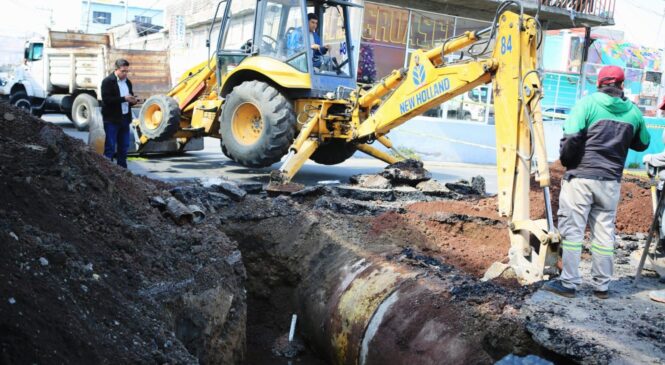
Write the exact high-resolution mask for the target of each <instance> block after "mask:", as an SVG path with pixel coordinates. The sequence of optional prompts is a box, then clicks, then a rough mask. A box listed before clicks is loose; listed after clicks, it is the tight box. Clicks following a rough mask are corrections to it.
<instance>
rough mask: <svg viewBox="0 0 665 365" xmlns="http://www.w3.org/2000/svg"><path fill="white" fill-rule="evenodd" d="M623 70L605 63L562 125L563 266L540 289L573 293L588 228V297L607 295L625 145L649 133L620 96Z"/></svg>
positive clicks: (642, 143)
mask: <svg viewBox="0 0 665 365" xmlns="http://www.w3.org/2000/svg"><path fill="white" fill-rule="evenodd" d="M624 79H625V77H624V73H623V70H622V69H621V68H619V67H616V66H605V67H603V68H602V69H601V70H600V72H599V74H598V83H597V86H598V91H597V92H595V93H593V94H591V95H588V96H586V97H584V98H583V99H581V100H580V101H579V102H578V103H577V104H576V105H575V107H574V108H573V110H572V111H571V113H570V116H569V117H568V119H567V120H566V122H565V124H564V127H563V132H564V135H563V138H562V139H561V143H560V150H559V152H560V160H561V163H562V164H563V165H564V166H565V167H566V173H565V174H564V177H563V180H562V185H561V193H560V195H559V211H558V213H557V215H558V218H559V226H558V228H559V232H560V233H561V238H562V256H563V257H562V259H563V270H562V272H561V276H560V278H559V280H552V281H549V282H547V283H546V284H545V285H544V286H543V289H545V290H548V291H551V292H554V293H556V294H559V295H562V296H566V297H571V298H572V297H575V291H576V289H577V287H578V286H579V285H580V284H581V283H582V278H581V277H580V273H579V264H580V257H581V254H582V242H583V241H584V232H585V230H586V227H587V223H588V224H589V230H590V232H591V253H592V260H593V262H592V269H591V276H592V279H591V284H592V285H593V287H594V295H595V296H596V297H598V298H601V299H606V298H608V287H609V282H610V278H611V277H612V274H613V270H614V268H613V255H614V241H615V237H614V224H615V220H616V210H617V205H618V204H619V198H620V189H621V176H622V174H623V168H624V164H625V162H626V156H627V155H628V149H629V148H631V149H634V150H636V151H644V150H645V149H646V148H647V147H648V146H649V141H650V138H649V133H648V132H647V129H646V125H645V123H644V118H642V113H641V112H640V110H639V109H638V108H637V107H636V106H635V105H634V104H633V103H632V102H630V101H629V100H627V99H626V98H625V97H624V95H623V82H624Z"/></svg>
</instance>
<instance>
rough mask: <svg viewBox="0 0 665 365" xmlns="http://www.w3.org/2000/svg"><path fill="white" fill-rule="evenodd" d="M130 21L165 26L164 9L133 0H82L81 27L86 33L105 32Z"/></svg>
mask: <svg viewBox="0 0 665 365" xmlns="http://www.w3.org/2000/svg"><path fill="white" fill-rule="evenodd" d="M153 4H154V3H153ZM139 5H140V6H139ZM129 22H138V23H142V24H152V25H155V26H164V11H163V10H161V9H156V8H153V7H150V6H145V4H144V3H143V2H141V3H139V2H135V1H133V0H82V1H81V23H80V27H79V29H80V30H82V31H83V32H85V33H105V32H106V31H107V30H108V29H109V28H112V27H116V26H118V25H121V24H125V23H129Z"/></svg>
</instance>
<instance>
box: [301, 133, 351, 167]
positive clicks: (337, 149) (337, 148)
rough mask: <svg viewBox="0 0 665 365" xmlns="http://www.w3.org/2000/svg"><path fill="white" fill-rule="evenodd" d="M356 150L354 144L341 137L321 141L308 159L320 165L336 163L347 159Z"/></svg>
mask: <svg viewBox="0 0 665 365" xmlns="http://www.w3.org/2000/svg"><path fill="white" fill-rule="evenodd" d="M355 152H356V146H355V145H353V144H352V143H348V142H346V141H343V140H341V139H333V140H330V141H328V142H325V143H322V144H321V145H320V146H319V148H317V149H316V151H314V154H312V156H311V157H310V160H312V161H314V162H316V163H320V164H322V165H337V164H338V163H342V162H344V161H346V160H348V159H349V158H350V157H351V156H353V154H354V153H355Z"/></svg>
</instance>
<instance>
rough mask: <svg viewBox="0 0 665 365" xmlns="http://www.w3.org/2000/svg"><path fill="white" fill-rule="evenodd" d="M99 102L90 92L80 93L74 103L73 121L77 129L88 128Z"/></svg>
mask: <svg viewBox="0 0 665 365" xmlns="http://www.w3.org/2000/svg"><path fill="white" fill-rule="evenodd" d="M97 107H99V102H98V101H97V99H95V97H94V96H92V95H90V94H79V95H78V96H77V97H76V99H74V103H73V104H72V123H74V126H75V127H76V129H78V130H80V131H83V130H86V129H88V126H89V125H90V120H91V119H92V118H93V116H94V113H95V108H97Z"/></svg>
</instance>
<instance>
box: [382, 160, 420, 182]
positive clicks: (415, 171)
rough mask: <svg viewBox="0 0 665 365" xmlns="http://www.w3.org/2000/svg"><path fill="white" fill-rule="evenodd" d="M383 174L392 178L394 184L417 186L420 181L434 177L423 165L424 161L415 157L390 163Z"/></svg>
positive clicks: (387, 177)
mask: <svg viewBox="0 0 665 365" xmlns="http://www.w3.org/2000/svg"><path fill="white" fill-rule="evenodd" d="M381 176H383V177H385V178H386V179H388V180H390V182H391V183H392V184H393V185H400V184H406V185H411V186H416V185H418V183H419V182H422V181H427V180H429V179H431V178H432V174H431V173H430V172H429V171H427V170H425V168H424V167H423V162H422V161H418V160H413V159H409V160H403V161H399V162H396V163H394V164H391V165H388V166H387V167H386V168H385V169H384V170H383V172H382V173H381Z"/></svg>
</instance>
